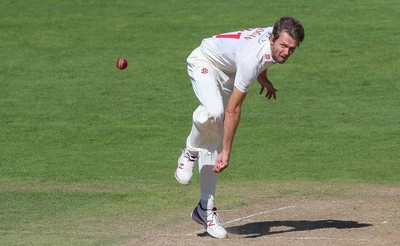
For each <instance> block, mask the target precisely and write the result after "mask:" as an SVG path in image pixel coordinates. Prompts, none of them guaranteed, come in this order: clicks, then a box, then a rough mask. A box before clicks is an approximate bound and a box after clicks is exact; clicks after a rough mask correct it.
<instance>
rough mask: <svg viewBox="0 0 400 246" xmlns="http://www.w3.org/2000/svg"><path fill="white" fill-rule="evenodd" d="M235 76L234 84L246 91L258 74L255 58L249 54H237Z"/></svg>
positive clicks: (240, 89)
mask: <svg viewBox="0 0 400 246" xmlns="http://www.w3.org/2000/svg"><path fill="white" fill-rule="evenodd" d="M236 66H237V67H236V68H237V70H236V76H235V83H234V86H235V87H236V88H237V89H238V90H239V91H241V92H243V93H247V92H248V91H249V90H250V86H251V85H252V84H253V83H254V81H255V80H256V79H257V76H258V63H257V60H256V59H255V58H253V57H249V56H239V57H238V58H237V61H236Z"/></svg>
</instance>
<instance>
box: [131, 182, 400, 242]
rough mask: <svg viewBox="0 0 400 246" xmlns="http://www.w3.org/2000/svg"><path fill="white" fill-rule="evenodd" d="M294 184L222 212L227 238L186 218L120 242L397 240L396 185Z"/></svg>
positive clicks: (399, 208) (399, 200)
mask: <svg viewBox="0 0 400 246" xmlns="http://www.w3.org/2000/svg"><path fill="white" fill-rule="evenodd" d="M295 185H297V187H298V190H299V191H300V190H301V191H302V192H300V194H298V193H299V192H296V190H293V191H292V192H286V194H283V195H278V194H277V193H274V194H276V195H273V193H270V195H269V196H268V199H267V197H261V198H260V197H258V198H256V199H255V200H256V201H257V202H255V203H253V204H247V205H245V206H243V207H240V208H237V209H232V210H229V211H226V212H222V213H220V215H221V217H223V219H224V226H225V228H226V230H227V231H228V234H229V236H228V238H226V239H214V238H212V237H210V236H209V235H208V234H207V233H206V232H205V230H204V228H202V227H201V226H200V225H199V224H197V223H195V222H193V221H191V220H190V218H189V217H188V219H187V220H186V221H182V223H180V224H176V225H172V226H170V227H168V228H164V229H162V230H155V231H150V232H149V233H147V234H146V235H144V236H143V237H141V238H138V239H134V240H132V241H130V242H127V243H125V244H123V245H152V246H155V245H208V244H210V245H294V246H298V245H400V233H399V232H400V187H393V186H372V185H360V184H358V185H357V184H356V185H354V184H352V185H348V184H346V185H344V184H342V185H338V184H334V185H332V184H330V185H325V187H324V185H321V186H318V184H315V183H314V184H312V185H310V183H308V184H301V187H299V184H295ZM278 186H279V185H278ZM291 186H293V184H291ZM305 187H306V188H305ZM307 187H308V188H307ZM309 187H313V188H309ZM321 187H322V188H321ZM305 189H308V191H307V190H305ZM278 190H279V189H276V190H275V191H274V192H277V191H278ZM332 190H334V191H333V192H332ZM280 191H282V190H281V189H280ZM318 191H320V192H318ZM254 193H257V191H256V192H254ZM252 195H255V194H252ZM190 212H191V211H187V213H188V215H189V214H190Z"/></svg>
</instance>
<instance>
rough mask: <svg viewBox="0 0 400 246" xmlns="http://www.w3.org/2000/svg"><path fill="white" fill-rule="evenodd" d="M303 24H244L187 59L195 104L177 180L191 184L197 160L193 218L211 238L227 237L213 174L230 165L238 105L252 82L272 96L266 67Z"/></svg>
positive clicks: (288, 51) (294, 43)
mask: <svg viewBox="0 0 400 246" xmlns="http://www.w3.org/2000/svg"><path fill="white" fill-rule="evenodd" d="M303 39H304V28H303V26H302V24H301V23H300V22H299V21H298V20H296V19H294V18H292V17H282V18H280V19H278V20H277V22H276V23H275V24H274V26H272V27H262V28H248V29H244V30H240V31H236V32H229V33H223V34H218V35H214V36H212V37H209V38H205V39H203V41H202V43H201V45H200V46H199V47H198V48H196V49H195V50H193V52H192V53H191V54H190V55H189V57H188V58H187V70H188V74H189V77H190V80H191V82H192V86H193V90H194V93H195V94H196V97H197V98H198V100H199V102H200V106H198V108H197V109H196V110H195V111H194V113H193V124H192V129H191V132H190V134H189V136H188V137H187V140H186V148H185V149H184V150H183V151H182V154H181V156H180V157H179V159H178V167H177V168H176V171H175V173H174V174H175V178H176V180H177V181H178V182H179V183H181V184H184V185H188V184H189V183H190V182H191V179H192V176H193V168H194V166H195V163H196V162H197V161H198V164H199V172H200V202H199V203H198V205H197V206H196V208H195V209H194V210H193V212H192V214H191V217H192V219H193V220H194V221H195V222H197V223H199V224H201V225H203V226H204V227H205V228H206V230H207V232H208V233H209V234H210V235H211V236H212V237H215V238H225V237H227V232H226V230H225V228H224V227H223V225H222V223H221V220H220V217H219V216H218V214H217V209H216V208H215V205H214V200H215V190H216V185H217V178H218V175H219V173H221V172H222V171H223V170H224V169H225V168H227V167H228V165H229V157H230V154H231V149H232V143H233V139H234V136H235V132H236V129H237V127H238V124H239V121H240V115H241V106H242V103H243V101H244V99H245V97H246V94H247V92H248V91H249V89H250V86H251V85H252V84H253V82H254V81H256V80H257V81H258V83H259V84H260V85H261V91H260V94H263V91H264V90H265V89H267V92H266V97H267V98H268V99H271V98H274V99H276V92H277V90H276V89H275V88H274V86H273V84H272V83H271V81H270V80H269V79H268V77H267V71H268V69H269V68H270V67H271V66H272V65H274V64H276V63H280V64H283V63H285V61H286V60H287V59H288V58H289V57H290V56H291V55H292V54H293V53H294V51H295V50H296V48H297V47H298V46H299V45H300V43H301V42H303Z"/></svg>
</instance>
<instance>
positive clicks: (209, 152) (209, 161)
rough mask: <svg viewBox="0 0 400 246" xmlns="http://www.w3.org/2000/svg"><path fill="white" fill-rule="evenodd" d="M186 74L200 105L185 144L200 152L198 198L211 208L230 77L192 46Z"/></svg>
mask: <svg viewBox="0 0 400 246" xmlns="http://www.w3.org/2000/svg"><path fill="white" fill-rule="evenodd" d="M187 64H188V67H187V69H188V74H189V77H190V80H191V82H192V86H193V91H194V93H195V94H196V97H197V98H198V100H199V102H200V106H199V107H198V108H197V109H196V110H195V111H194V113H193V124H192V130H191V132H190V134H189V136H188V138H187V141H186V147H187V148H188V149H189V150H191V151H198V152H199V161H198V163H199V172H200V199H201V200H202V201H207V209H212V208H213V207H214V196H215V190H216V185H217V180H218V174H216V173H214V172H213V171H212V169H213V167H214V165H215V162H216V160H217V156H218V153H219V152H221V151H222V144H223V136H224V115H225V107H226V105H227V103H228V100H229V98H230V96H231V94H232V89H233V83H232V80H231V79H230V78H229V77H228V76H227V75H225V74H224V73H223V72H222V71H221V70H219V69H218V68H216V67H215V66H214V65H212V64H211V63H210V62H208V61H207V59H206V58H205V57H204V55H203V54H202V53H201V51H200V49H199V48H197V49H195V50H194V51H193V52H192V53H191V54H190V56H189V57H188V59H187Z"/></svg>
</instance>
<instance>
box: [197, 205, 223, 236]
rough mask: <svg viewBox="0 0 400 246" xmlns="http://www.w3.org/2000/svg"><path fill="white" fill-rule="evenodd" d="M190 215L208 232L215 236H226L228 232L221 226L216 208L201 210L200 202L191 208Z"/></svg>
mask: <svg viewBox="0 0 400 246" xmlns="http://www.w3.org/2000/svg"><path fill="white" fill-rule="evenodd" d="M191 217H192V219H193V220H194V221H196V222H197V223H199V224H201V225H203V226H204V227H205V228H206V230H207V232H208V234H210V235H211V236H212V237H215V238H226V237H227V236H228V233H227V232H226V230H225V228H224V227H222V219H221V218H220V217H219V215H218V214H217V208H213V209H211V210H203V208H201V205H200V203H199V204H198V205H197V206H196V208H195V209H194V210H193V212H192V214H191Z"/></svg>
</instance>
